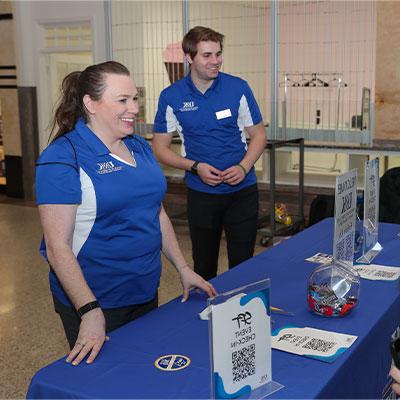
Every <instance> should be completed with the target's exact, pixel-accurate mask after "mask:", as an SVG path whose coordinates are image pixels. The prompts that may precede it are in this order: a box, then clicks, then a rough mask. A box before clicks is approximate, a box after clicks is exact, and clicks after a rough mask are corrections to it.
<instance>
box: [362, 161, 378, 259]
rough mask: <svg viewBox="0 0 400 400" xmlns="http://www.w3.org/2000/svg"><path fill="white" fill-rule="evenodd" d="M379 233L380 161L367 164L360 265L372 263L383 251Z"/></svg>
mask: <svg viewBox="0 0 400 400" xmlns="http://www.w3.org/2000/svg"><path fill="white" fill-rule="evenodd" d="M378 232H379V159H378V158H375V159H373V160H369V161H367V162H366V163H365V175H364V218H363V246H362V255H361V257H359V258H358V259H357V262H360V263H364V264H365V263H368V264H369V263H370V262H371V261H372V260H373V259H374V258H375V257H376V256H377V255H378V254H379V252H380V251H381V250H382V246H380V245H379V246H377V244H379V243H378Z"/></svg>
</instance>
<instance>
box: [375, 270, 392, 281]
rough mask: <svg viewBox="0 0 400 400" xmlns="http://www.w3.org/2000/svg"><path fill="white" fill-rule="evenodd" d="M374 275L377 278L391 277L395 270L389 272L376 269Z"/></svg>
mask: <svg viewBox="0 0 400 400" xmlns="http://www.w3.org/2000/svg"><path fill="white" fill-rule="evenodd" d="M375 276H376V277H377V278H387V279H392V278H394V277H395V276H396V272H389V271H376V272H375Z"/></svg>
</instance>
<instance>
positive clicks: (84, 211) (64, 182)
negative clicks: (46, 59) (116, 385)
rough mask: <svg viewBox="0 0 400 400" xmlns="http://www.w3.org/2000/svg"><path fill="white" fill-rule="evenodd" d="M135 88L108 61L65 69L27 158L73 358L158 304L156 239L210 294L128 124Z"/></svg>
mask: <svg viewBox="0 0 400 400" xmlns="http://www.w3.org/2000/svg"><path fill="white" fill-rule="evenodd" d="M137 113H138V94H137V89H136V87H135V84H134V83H133V80H132V78H131V77H130V73H129V71H128V70H127V68H126V67H124V66H123V65H121V64H119V63H117V62H114V61H109V62H105V63H101V64H97V65H92V66H90V67H88V68H86V69H85V70H84V71H83V72H73V73H71V74H69V75H68V76H66V77H65V78H64V81H63V84H62V98H61V100H60V103H59V105H58V108H57V110H56V113H55V117H54V125H53V131H54V127H55V126H58V131H57V133H56V135H55V137H54V139H53V141H52V143H51V144H50V145H49V146H48V147H47V148H46V149H45V150H44V152H43V153H42V154H41V156H40V157H39V159H38V161H37V164H36V165H37V167H36V201H37V204H38V205H39V214H40V219H41V223H42V227H43V231H44V241H43V243H42V253H43V255H44V256H45V257H46V259H47V260H48V262H49V264H50V286H51V291H52V294H53V300H54V306H55V310H56V312H57V313H58V314H59V315H60V318H61V320H62V323H63V326H64V330H65V333H66V336H67V339H68V342H69V345H70V348H71V352H70V353H69V355H68V357H67V361H68V362H72V364H73V365H77V364H79V363H80V362H81V361H82V360H83V359H84V357H86V356H87V355H88V358H87V363H91V362H92V361H93V360H94V359H95V357H96V356H97V354H98V353H99V351H100V349H101V347H102V346H103V344H104V341H105V340H106V339H107V336H106V333H107V332H110V331H112V330H114V329H116V328H118V327H120V326H122V325H124V324H126V323H128V322H129V321H132V320H133V319H135V318H137V317H139V316H141V315H143V314H145V313H146V312H149V311H150V310H152V309H154V308H156V307H157V304H158V303H157V289H158V285H159V281H160V273H161V256H160V249H161V250H162V252H163V253H164V255H165V256H166V257H167V259H168V260H169V261H170V262H171V263H172V264H173V265H174V266H175V268H176V269H177V271H178V273H179V275H180V279H181V282H182V286H183V301H185V300H186V299H187V298H188V296H189V290H190V288H191V287H198V288H201V289H203V290H204V291H205V292H206V293H207V295H208V296H213V295H215V294H216V293H215V290H214V288H213V286H212V285H211V284H209V283H208V282H206V281H205V280H204V279H203V278H201V277H200V276H199V275H197V274H196V273H194V272H193V270H192V269H191V268H190V267H189V266H188V264H187V263H186V261H185V259H184V256H183V254H182V252H181V250H180V248H179V245H178V242H177V240H176V237H175V233H174V230H173V228H172V225H171V222H170V220H169V218H168V216H167V214H166V213H165V211H164V208H163V206H162V200H163V197H164V193H165V190H166V182H165V178H164V176H163V173H162V171H161V169H160V167H159V165H158V163H157V161H156V160H155V158H154V156H153V153H152V150H151V147H150V146H149V145H148V144H147V142H146V141H145V140H144V139H143V138H141V137H140V136H138V135H135V134H133V132H132V130H133V125H134V122H135V117H136V115H137Z"/></svg>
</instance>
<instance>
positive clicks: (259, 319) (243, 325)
mask: <svg viewBox="0 0 400 400" xmlns="http://www.w3.org/2000/svg"><path fill="white" fill-rule="evenodd" d="M208 310H210V318H209V325H208V326H209V345H210V361H211V398H212V399H236V398H237V399H262V398H265V397H267V396H269V395H270V394H271V393H274V392H276V391H277V390H279V389H281V388H282V387H283V386H282V385H280V384H279V383H277V382H274V381H273V380H272V366H271V365H272V364H271V311H270V280H269V279H265V280H262V281H259V282H255V283H252V284H249V285H246V286H243V287H240V288H237V289H235V290H232V291H230V292H226V293H221V294H219V295H218V296H216V297H213V298H209V299H208Z"/></svg>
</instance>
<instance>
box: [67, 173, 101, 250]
mask: <svg viewBox="0 0 400 400" xmlns="http://www.w3.org/2000/svg"><path fill="white" fill-rule="evenodd" d="M79 175H80V180H81V188H82V203H81V204H80V205H79V206H78V209H77V211H76V220H75V229H74V235H73V238H72V252H73V253H74V254H75V256H78V254H79V252H80V251H81V248H82V246H83V245H84V244H85V242H86V240H87V238H88V237H89V234H90V231H91V230H92V228H93V225H94V222H95V220H96V212H97V208H96V207H97V206H96V194H95V191H94V186H93V182H92V180H91V179H90V178H89V175H88V174H87V173H86V172H85V171H84V170H83V169H82V168H79Z"/></svg>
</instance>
